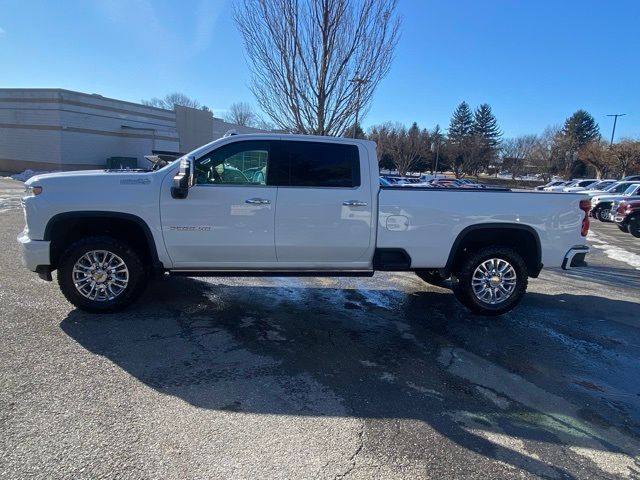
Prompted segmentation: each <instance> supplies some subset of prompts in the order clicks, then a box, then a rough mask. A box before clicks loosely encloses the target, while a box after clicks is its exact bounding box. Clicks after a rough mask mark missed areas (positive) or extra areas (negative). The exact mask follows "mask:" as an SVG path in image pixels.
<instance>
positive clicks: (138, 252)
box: [18, 134, 590, 315]
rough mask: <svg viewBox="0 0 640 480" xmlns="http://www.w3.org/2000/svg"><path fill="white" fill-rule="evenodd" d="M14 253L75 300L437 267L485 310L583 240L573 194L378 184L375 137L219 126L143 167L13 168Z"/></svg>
mask: <svg viewBox="0 0 640 480" xmlns="http://www.w3.org/2000/svg"><path fill="white" fill-rule="evenodd" d="M26 189H27V195H26V196H25V198H24V199H23V205H24V209H25V218H26V227H25V229H24V231H23V232H22V233H21V234H20V236H19V237H18V241H19V243H20V245H21V247H22V253H23V262H24V264H25V266H26V267H27V268H28V269H29V270H31V271H34V272H37V273H38V274H39V275H40V277H41V278H43V279H45V280H51V278H52V276H51V273H52V271H54V270H57V272H58V273H57V278H58V283H59V285H60V288H61V290H62V292H63V293H64V295H65V296H66V297H67V299H68V300H69V301H70V302H71V303H73V304H74V305H75V306H77V307H78V308H80V309H83V310H86V311H90V312H112V311H116V310H119V309H122V308H124V307H125V306H127V305H129V304H130V303H131V302H132V301H133V300H134V299H135V298H136V297H137V296H138V295H139V293H140V292H141V290H142V287H143V286H144V285H145V283H146V279H147V277H148V276H149V275H151V274H154V273H155V274H157V273H166V272H168V273H169V274H172V275H173V274H180V275H190V276H213V275H215V276H265V275H269V276H291V275H300V276H371V275H373V273H374V271H376V270H387V271H389V270H391V271H413V272H415V273H416V274H417V275H418V276H419V277H421V278H422V279H423V280H425V281H426V282H429V283H434V284H442V282H443V281H444V280H445V279H449V278H451V281H450V282H447V285H450V286H451V287H452V289H453V291H454V293H455V295H456V297H457V298H458V299H459V300H460V301H461V303H463V304H464V305H465V306H466V307H468V308H469V309H471V310H472V311H474V312H477V313H481V314H487V315H498V314H501V313H504V312H507V311H509V310H511V309H512V308H513V307H514V306H515V305H516V304H517V303H518V302H519V301H520V299H521V297H522V296H523V294H524V292H525V290H526V287H527V281H528V277H534V278H535V277H537V276H538V274H539V273H540V270H541V269H542V266H543V265H544V266H547V267H562V268H565V269H566V268H570V267H571V266H576V265H578V264H580V261H581V260H582V259H584V255H585V254H586V253H587V252H588V250H589V249H588V247H587V246H586V245H585V237H586V235H587V230H588V228H589V218H588V215H587V214H588V211H589V207H590V204H589V200H587V199H586V196H584V195H580V194H553V193H542V192H511V191H509V190H499V189H496V190H492V189H486V190H482V189H455V188H403V187H385V186H380V180H379V175H378V159H377V156H376V150H375V144H374V143H373V142H369V141H364V140H352V139H345V138H332V137H312V136H299V135H275V134H264V135H260V134H258V135H234V136H229V137H225V138H222V139H220V140H216V141H214V142H212V143H210V144H208V145H205V146H203V147H201V148H198V149H197V150H195V151H193V152H191V153H189V154H187V155H185V156H184V157H182V158H180V159H178V160H176V161H175V162H172V163H169V164H168V165H166V166H164V167H162V168H157V169H155V170H144V171H132V170H121V171H103V170H101V171H78V172H65V173H54V174H46V175H38V176H35V177H33V178H31V179H30V180H28V181H27V182H26Z"/></svg>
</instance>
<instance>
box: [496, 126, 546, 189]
mask: <svg viewBox="0 0 640 480" xmlns="http://www.w3.org/2000/svg"><path fill="white" fill-rule="evenodd" d="M537 142H538V137H537V135H520V136H519V137H515V138H508V139H506V140H504V141H503V142H502V145H501V151H502V165H503V167H504V168H507V169H509V170H510V171H511V178H512V179H515V178H516V177H517V176H520V175H521V174H522V173H523V172H524V171H525V169H526V167H527V163H528V162H529V161H530V158H529V157H530V156H531V153H532V152H533V150H534V148H535V146H536V143H537Z"/></svg>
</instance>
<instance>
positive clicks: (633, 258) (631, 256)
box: [587, 232, 640, 270]
mask: <svg viewBox="0 0 640 480" xmlns="http://www.w3.org/2000/svg"><path fill="white" fill-rule="evenodd" d="M587 239H588V240H590V241H591V242H592V243H593V248H597V249H600V250H602V251H603V252H604V254H605V255H606V256H607V257H609V258H610V259H612V260H617V261H618V262H624V263H626V264H627V265H630V266H632V267H633V268H635V269H636V270H640V255H636V254H635V253H631V252H627V251H626V250H625V249H623V248H620V247H616V246H613V245H609V244H608V243H607V242H605V241H603V240H601V239H600V238H599V237H598V236H597V235H596V234H595V233H593V232H589V234H588V235H587Z"/></svg>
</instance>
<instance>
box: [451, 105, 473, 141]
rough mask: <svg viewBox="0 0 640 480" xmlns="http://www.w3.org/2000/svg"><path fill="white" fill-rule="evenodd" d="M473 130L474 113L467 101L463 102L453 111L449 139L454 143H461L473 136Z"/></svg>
mask: <svg viewBox="0 0 640 480" xmlns="http://www.w3.org/2000/svg"><path fill="white" fill-rule="evenodd" d="M472 132H473V115H472V114H471V108H469V104H468V103H467V102H462V103H461V104H460V105H458V106H457V107H456V109H455V111H454V112H453V116H452V117H451V122H450V123H449V140H450V141H451V142H452V143H457V144H459V143H461V142H462V141H464V140H466V139H467V138H468V137H470V136H471V134H472Z"/></svg>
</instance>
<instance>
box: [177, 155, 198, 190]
mask: <svg viewBox="0 0 640 480" xmlns="http://www.w3.org/2000/svg"><path fill="white" fill-rule="evenodd" d="M194 177H195V170H194V168H193V158H192V157H186V158H183V159H182V160H180V170H178V173H177V174H176V176H175V177H173V186H172V187H171V196H172V197H173V198H187V195H188V194H189V188H191V187H192V186H193V184H194V183H195V182H194Z"/></svg>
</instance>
